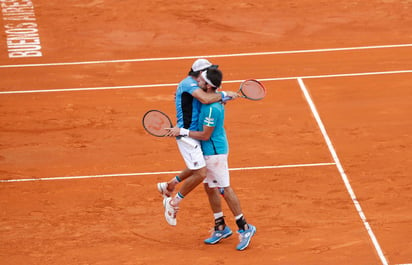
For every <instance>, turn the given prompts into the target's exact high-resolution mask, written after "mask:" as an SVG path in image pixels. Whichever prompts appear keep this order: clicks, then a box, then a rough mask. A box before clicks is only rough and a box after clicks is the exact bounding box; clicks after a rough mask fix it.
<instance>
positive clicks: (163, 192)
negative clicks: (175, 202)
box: [157, 182, 172, 198]
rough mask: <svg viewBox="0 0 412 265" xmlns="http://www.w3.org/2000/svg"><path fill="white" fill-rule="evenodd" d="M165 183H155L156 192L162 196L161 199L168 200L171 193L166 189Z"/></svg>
mask: <svg viewBox="0 0 412 265" xmlns="http://www.w3.org/2000/svg"><path fill="white" fill-rule="evenodd" d="M167 185H168V184H167V182H159V183H157V190H158V191H159V192H160V194H161V195H162V196H163V198H169V197H170V196H172V193H171V192H170V191H169V190H168V189H167Z"/></svg>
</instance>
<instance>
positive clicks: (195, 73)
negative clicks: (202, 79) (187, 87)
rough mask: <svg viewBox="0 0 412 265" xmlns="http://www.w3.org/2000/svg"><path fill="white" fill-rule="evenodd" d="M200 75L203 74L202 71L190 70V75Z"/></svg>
mask: <svg viewBox="0 0 412 265" xmlns="http://www.w3.org/2000/svg"><path fill="white" fill-rule="evenodd" d="M200 73H201V72H200V71H193V69H192V68H190V71H189V73H188V75H190V76H193V77H199V75H200Z"/></svg>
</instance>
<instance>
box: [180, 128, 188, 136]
mask: <svg viewBox="0 0 412 265" xmlns="http://www.w3.org/2000/svg"><path fill="white" fill-rule="evenodd" d="M180 135H181V136H189V130H188V129H185V128H180Z"/></svg>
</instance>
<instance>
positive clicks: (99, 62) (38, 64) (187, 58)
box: [0, 43, 412, 68]
mask: <svg viewBox="0 0 412 265" xmlns="http://www.w3.org/2000/svg"><path fill="white" fill-rule="evenodd" d="M404 47H412V43H405V44H392V45H371V46H357V47H346V48H325V49H311V50H295V51H275V52H250V53H232V54H215V55H196V56H179V57H162V58H140V59H122V60H101V61H84V62H63V63H37V64H9V65H0V68H16V67H44V66H64V65H83V64H107V63H131V62H150V61H174V60H189V59H197V58H223V57H242V56H262V55H263V56H265V55H279V54H297V53H319V52H336V51H352V50H370V49H391V48H404Z"/></svg>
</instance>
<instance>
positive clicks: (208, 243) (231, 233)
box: [204, 232, 233, 245]
mask: <svg viewBox="0 0 412 265" xmlns="http://www.w3.org/2000/svg"><path fill="white" fill-rule="evenodd" d="M231 235H233V232H230V233H229V234H226V235H223V236H222V237H220V238H219V239H217V240H215V241H212V242H206V241H204V242H205V244H207V245H214V244H217V243H219V242H220V241H221V240H222V239H225V238H228V237H230V236H231Z"/></svg>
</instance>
